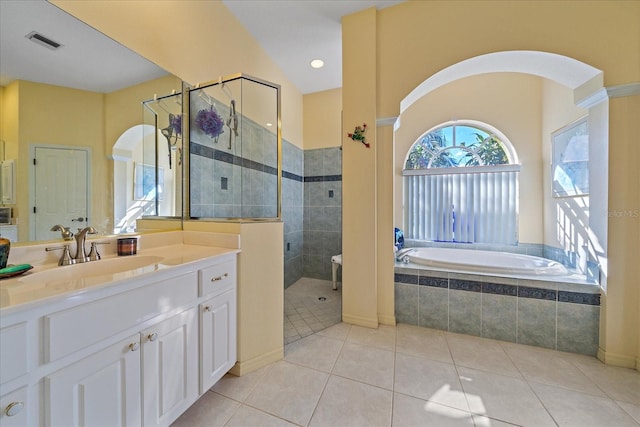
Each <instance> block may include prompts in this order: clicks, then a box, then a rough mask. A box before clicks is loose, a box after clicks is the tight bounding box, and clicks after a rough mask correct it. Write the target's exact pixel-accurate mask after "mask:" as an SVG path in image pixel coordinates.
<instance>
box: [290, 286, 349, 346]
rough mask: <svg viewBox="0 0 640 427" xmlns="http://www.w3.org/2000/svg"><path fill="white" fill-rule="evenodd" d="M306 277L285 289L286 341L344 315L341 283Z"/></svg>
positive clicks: (323, 327) (337, 321) (324, 325)
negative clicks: (335, 283) (334, 287)
mask: <svg viewBox="0 0 640 427" xmlns="http://www.w3.org/2000/svg"><path fill="white" fill-rule="evenodd" d="M331 286H332V285H331V281H328V280H320V279H311V278H308V277H303V278H301V279H300V280H298V281H297V282H295V283H294V284H293V285H291V286H289V287H288V288H287V289H285V291H284V343H285V344H289V343H292V342H294V341H297V340H299V339H300V338H303V337H306V336H308V335H311V334H313V333H314V332H318V331H321V330H323V329H325V328H327V327H329V326H333V325H335V324H336V323H340V320H341V316H342V284H341V283H338V290H337V291H334V290H333V289H332V288H331Z"/></svg>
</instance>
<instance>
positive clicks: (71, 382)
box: [44, 334, 142, 427]
mask: <svg viewBox="0 0 640 427" xmlns="http://www.w3.org/2000/svg"><path fill="white" fill-rule="evenodd" d="M139 339H140V337H139V335H138V334H136V335H133V336H131V337H129V338H127V339H125V340H123V341H121V342H119V343H117V344H114V345H112V346H110V347H107V348H106V349H104V350H101V351H99V352H97V353H94V354H93V355H91V356H88V357H86V358H84V359H82V360H80V361H78V362H76V363H74V364H72V365H70V366H67V367H66V368H63V369H61V370H59V371H57V372H55V373H53V374H51V375H49V376H48V377H45V382H44V383H45V402H46V405H45V414H46V415H45V425H47V426H51V427H57V426H60V427H72V426H105V427H107V426H109V427H118V426H139V425H140V424H141V423H142V419H141V415H142V414H141V411H140V351H139Z"/></svg>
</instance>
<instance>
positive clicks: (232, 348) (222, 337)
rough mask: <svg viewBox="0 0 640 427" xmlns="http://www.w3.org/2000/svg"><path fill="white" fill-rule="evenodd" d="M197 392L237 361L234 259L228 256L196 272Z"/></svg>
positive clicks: (206, 386)
mask: <svg viewBox="0 0 640 427" xmlns="http://www.w3.org/2000/svg"><path fill="white" fill-rule="evenodd" d="M198 280H199V283H200V286H199V288H200V296H201V297H205V298H206V299H205V300H204V302H202V303H201V304H200V306H199V311H200V394H202V393H205V392H206V391H207V390H209V389H210V388H211V387H212V386H213V385H214V384H215V383H216V382H217V381H218V380H219V379H220V378H222V376H223V375H224V374H225V373H227V371H229V369H231V368H232V367H233V365H234V364H235V363H236V347H237V346H236V342H237V339H236V336H237V322H236V318H237V316H236V310H237V307H236V306H237V302H236V301H237V298H236V262H235V259H230V260H227V261H225V262H222V263H220V264H218V265H214V266H212V267H210V268H206V269H202V270H200V272H199V278H198Z"/></svg>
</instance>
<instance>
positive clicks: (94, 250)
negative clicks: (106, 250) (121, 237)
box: [89, 242, 109, 261]
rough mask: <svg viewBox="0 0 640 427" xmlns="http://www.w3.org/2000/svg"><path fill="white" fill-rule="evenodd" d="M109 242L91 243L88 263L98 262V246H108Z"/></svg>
mask: <svg viewBox="0 0 640 427" xmlns="http://www.w3.org/2000/svg"><path fill="white" fill-rule="evenodd" d="M108 244H109V242H91V250H90V251H89V261H98V260H99V259H100V258H102V257H101V256H100V253H99V252H98V245H108Z"/></svg>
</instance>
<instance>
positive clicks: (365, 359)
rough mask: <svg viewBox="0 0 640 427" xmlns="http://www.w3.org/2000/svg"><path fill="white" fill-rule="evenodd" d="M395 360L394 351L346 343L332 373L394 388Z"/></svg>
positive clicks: (389, 388) (378, 385)
mask: <svg viewBox="0 0 640 427" xmlns="http://www.w3.org/2000/svg"><path fill="white" fill-rule="evenodd" d="M394 362H395V354H394V352H392V351H387V350H382V349H379V348H374V347H367V346H363V345H359V344H353V343H345V344H344V347H343V348H342V351H341V352H340V356H339V357H338V360H337V362H336V364H335V366H334V368H333V371H332V373H333V374H335V375H339V376H341V377H345V378H349V379H352V380H355V381H360V382H363V383H367V384H370V385H374V386H377V387H382V388H385V389H387V390H393V373H394Z"/></svg>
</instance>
